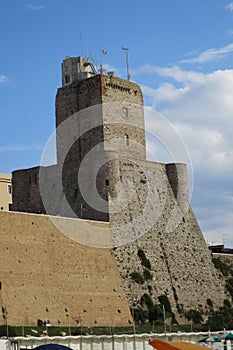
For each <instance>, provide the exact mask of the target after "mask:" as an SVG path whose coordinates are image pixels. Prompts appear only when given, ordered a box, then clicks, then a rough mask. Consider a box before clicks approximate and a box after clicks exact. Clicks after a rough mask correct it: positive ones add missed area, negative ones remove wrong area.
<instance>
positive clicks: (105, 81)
mask: <svg viewBox="0 0 233 350" xmlns="http://www.w3.org/2000/svg"><path fill="white" fill-rule="evenodd" d="M56 143H57V164H56V165H54V166H46V167H36V168H32V169H26V170H20V171H15V172H14V173H13V210H15V211H24V212H32V213H44V214H49V215H59V216H63V217H74V218H81V219H90V220H98V221H105V222H106V221H107V222H109V226H110V233H111V243H112V246H111V247H114V249H113V250H112V255H113V256H114V258H115V261H116V262H117V264H118V268H119V271H120V274H121V280H122V284H123V287H124V291H125V293H126V295H127V297H128V301H129V303H131V306H134V307H137V306H140V307H141V305H142V304H143V300H142V299H141V297H142V296H143V295H144V294H146V293H147V292H148V293H149V294H150V297H151V298H152V300H153V303H154V304H155V305H156V304H158V299H159V298H158V297H159V296H161V295H163V296H164V295H165V296H166V297H167V298H168V299H169V301H170V303H171V307H172V311H174V312H175V313H176V315H178V317H184V314H185V312H186V311H187V310H189V309H195V310H201V311H202V312H203V313H205V312H206V313H207V312H208V302H207V299H206V296H207V295H208V298H209V299H211V300H212V301H213V302H214V303H213V304H215V305H216V306H220V305H222V303H223V300H224V299H225V298H226V293H225V291H224V284H222V285H221V283H216V281H219V280H220V277H219V275H218V273H217V272H216V270H215V268H214V266H213V263H212V261H211V257H210V254H209V251H208V248H207V246H206V243H205V240H204V238H203V235H202V233H201V230H200V228H199V226H198V223H197V220H196V218H195V215H194V214H193V212H192V209H191V207H190V206H189V203H188V181H187V169H186V165H185V164H163V163H158V162H148V161H146V141H145V131H144V113H143V96H142V92H141V89H140V87H139V86H138V85H137V84H135V83H134V82H131V81H127V80H124V79H121V78H117V77H115V76H114V75H113V74H112V73H111V74H107V75H103V74H99V73H98V72H97V71H96V69H95V67H94V66H93V65H92V64H91V63H90V62H88V61H86V60H84V59H83V58H81V57H77V58H71V57H67V58H66V59H65V60H64V61H63V63H62V87H61V88H59V89H58V91H57V95H56ZM139 251H140V252H142V251H143V254H144V255H143V256H144V260H142V259H141V258H142V255H140V256H139V254H138V252H139ZM145 258H146V259H147V260H146V261H147V266H145ZM148 261H149V263H148ZM148 266H151V269H150V268H148ZM135 273H136V276H139V275H140V276H141V279H140V282H139V283H138V280H137V281H136V280H135V279H133V276H135ZM210 286H211V288H210ZM148 311H149V310H148Z"/></svg>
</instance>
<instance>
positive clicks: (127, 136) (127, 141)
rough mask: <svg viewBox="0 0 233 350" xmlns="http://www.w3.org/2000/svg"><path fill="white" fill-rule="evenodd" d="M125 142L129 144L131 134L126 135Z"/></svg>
mask: <svg viewBox="0 0 233 350" xmlns="http://www.w3.org/2000/svg"><path fill="white" fill-rule="evenodd" d="M125 144H126V146H129V135H125Z"/></svg>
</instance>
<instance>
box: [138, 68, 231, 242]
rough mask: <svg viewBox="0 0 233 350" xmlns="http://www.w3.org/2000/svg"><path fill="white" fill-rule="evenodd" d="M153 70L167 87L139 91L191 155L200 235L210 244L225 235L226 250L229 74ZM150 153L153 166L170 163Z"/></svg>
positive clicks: (228, 231)
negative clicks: (173, 130)
mask: <svg viewBox="0 0 233 350" xmlns="http://www.w3.org/2000/svg"><path fill="white" fill-rule="evenodd" d="M154 71H156V73H157V74H160V75H162V76H163V77H168V79H169V83H168V82H167V83H164V82H163V83H161V84H160V85H159V87H157V88H154V89H153V88H152V87H148V86H144V87H143V92H144V94H145V95H146V96H148V95H149V96H150V98H151V100H152V105H153V106H154V108H155V107H156V110H157V111H158V112H159V113H161V114H162V115H163V116H164V117H165V118H166V119H168V120H169V121H170V122H171V123H172V124H173V125H174V127H175V128H176V130H177V131H178V133H179V134H180V135H181V137H182V139H183V141H184V144H185V145H186V147H187V149H188V151H189V153H190V156H191V160H192V164H193V169H194V192H193V199H192V206H193V209H194V212H195V213H196V215H197V218H198V221H199V223H200V225H201V228H202V231H203V233H204V235H205V237H206V238H207V240H208V241H209V242H212V241H214V242H217V241H218V237H220V236H221V237H222V236H223V235H224V234H225V235H226V239H225V241H226V245H228V246H231V247H233V214H232V213H233V200H232V198H233V190H232V187H233V186H232V174H233V137H232V135H233V119H232V115H233V99H232V91H233V70H216V71H214V72H212V73H209V74H200V73H197V72H194V71H193V72H192V71H183V70H181V69H180V68H178V67H172V68H160V69H158V68H157V67H156V69H155V70H154ZM170 78H172V79H173V80H174V83H171V80H170ZM177 82H178V86H177ZM150 128H152V129H153V128H155V125H154V124H153V123H152V122H149V124H148V125H147V129H150ZM152 147H153V146H152V145H151V144H150V148H152ZM154 152H155V154H156V157H157V159H156V160H157V161H163V162H164V161H170V159H168V157H167V160H166V159H164V157H166V156H167V155H166V153H165V152H162V151H161V150H160V149H159V146H158V145H156V147H155V150H154ZM160 156H162V157H163V159H159V157H160ZM221 237H220V238H221ZM219 240H222V238H221V239H219Z"/></svg>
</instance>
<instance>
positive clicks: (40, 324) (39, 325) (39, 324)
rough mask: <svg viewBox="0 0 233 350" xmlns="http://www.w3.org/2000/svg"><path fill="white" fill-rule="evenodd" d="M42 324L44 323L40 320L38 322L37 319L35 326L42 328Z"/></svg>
mask: <svg viewBox="0 0 233 350" xmlns="http://www.w3.org/2000/svg"><path fill="white" fill-rule="evenodd" d="M43 324H44V322H43V321H42V320H39V319H38V320H37V326H38V327H42V326H43Z"/></svg>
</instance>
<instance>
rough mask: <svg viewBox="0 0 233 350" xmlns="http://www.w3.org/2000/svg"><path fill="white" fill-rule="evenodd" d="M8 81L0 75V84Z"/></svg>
mask: <svg viewBox="0 0 233 350" xmlns="http://www.w3.org/2000/svg"><path fill="white" fill-rule="evenodd" d="M8 82H9V79H8V78H7V77H6V76H5V75H0V84H5V83H8Z"/></svg>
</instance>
